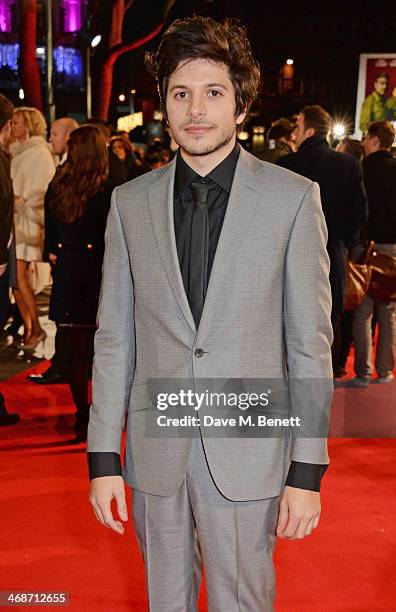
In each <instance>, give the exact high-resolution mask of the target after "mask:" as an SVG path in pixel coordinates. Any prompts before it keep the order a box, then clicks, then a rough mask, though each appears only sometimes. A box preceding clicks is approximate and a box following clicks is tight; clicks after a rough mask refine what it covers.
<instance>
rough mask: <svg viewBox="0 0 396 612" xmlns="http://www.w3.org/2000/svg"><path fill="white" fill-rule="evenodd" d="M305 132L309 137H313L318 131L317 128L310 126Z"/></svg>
mask: <svg viewBox="0 0 396 612" xmlns="http://www.w3.org/2000/svg"><path fill="white" fill-rule="evenodd" d="M305 134H306V136H307V138H312V136H315V134H316V132H315V128H313V127H309V128H307V129H306V130H305Z"/></svg>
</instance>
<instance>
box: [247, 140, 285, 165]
mask: <svg viewBox="0 0 396 612" xmlns="http://www.w3.org/2000/svg"><path fill="white" fill-rule="evenodd" d="M291 152H292V150H291V148H290V147H289V145H288V144H287V142H282V141H281V140H270V141H269V143H268V144H266V145H265V147H264V148H263V149H261V151H257V153H255V156H256V157H258V158H259V159H261V160H262V161H266V162H269V163H270V164H276V163H277V161H278V159H280V158H281V157H284V156H285V155H289V154H290V153H291Z"/></svg>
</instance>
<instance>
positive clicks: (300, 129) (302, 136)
mask: <svg viewBox="0 0 396 612" xmlns="http://www.w3.org/2000/svg"><path fill="white" fill-rule="evenodd" d="M314 133H315V130H313V129H312V128H308V129H306V128H305V122H304V115H303V114H302V113H300V114H299V115H298V118H297V123H296V129H295V130H294V140H295V143H296V147H297V149H298V148H299V147H301V145H302V143H303V142H304V141H305V140H307V138H310V137H311V136H313V135H314Z"/></svg>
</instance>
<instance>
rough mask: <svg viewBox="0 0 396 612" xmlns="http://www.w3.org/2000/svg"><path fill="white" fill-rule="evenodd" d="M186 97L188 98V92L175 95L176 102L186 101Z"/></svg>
mask: <svg viewBox="0 0 396 612" xmlns="http://www.w3.org/2000/svg"><path fill="white" fill-rule="evenodd" d="M186 97H187V92H186V91H179V92H178V93H177V94H176V95H175V98H176V100H184V99H185V98H186Z"/></svg>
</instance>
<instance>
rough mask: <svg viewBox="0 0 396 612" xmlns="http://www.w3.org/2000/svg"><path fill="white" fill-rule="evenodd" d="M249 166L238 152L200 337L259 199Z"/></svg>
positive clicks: (253, 176) (248, 157)
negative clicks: (222, 280)
mask: <svg viewBox="0 0 396 612" xmlns="http://www.w3.org/2000/svg"><path fill="white" fill-rule="evenodd" d="M249 162H250V156H249V154H248V153H246V152H245V151H244V149H241V152H240V154H239V159H238V163H237V166H236V169H235V175H234V180H233V183H232V188H231V193H230V197H229V200H228V205H227V210H226V214H225V217H224V222H223V227H222V230H221V233H220V238H219V242H218V245H217V249H216V255H215V258H214V262H213V268H212V272H211V275H210V279H209V285H208V290H207V293H206V299H205V304H204V308H203V312H202V317H201V321H200V324H199V333H200V334H201V333H202V332H203V331H204V330H205V329H206V328H207V326H208V325H209V324H210V315H211V313H212V311H213V308H215V307H218V305H219V304H221V302H222V300H224V295H222V292H223V291H224V284H223V283H222V282H219V281H220V280H221V278H223V277H225V275H226V274H227V272H228V269H229V268H230V266H231V265H232V264H233V262H234V260H235V258H236V255H237V253H238V250H239V247H240V245H241V243H242V240H243V238H244V234H245V232H246V230H247V228H248V225H249V222H250V220H251V217H252V215H253V212H254V210H255V208H256V205H257V202H258V200H259V198H260V190H259V185H258V184H257V179H256V177H255V173H254V171H253V169H252V168H251V167H250V163H249Z"/></svg>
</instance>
